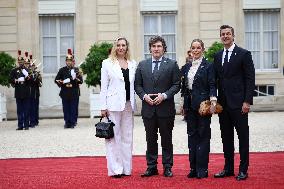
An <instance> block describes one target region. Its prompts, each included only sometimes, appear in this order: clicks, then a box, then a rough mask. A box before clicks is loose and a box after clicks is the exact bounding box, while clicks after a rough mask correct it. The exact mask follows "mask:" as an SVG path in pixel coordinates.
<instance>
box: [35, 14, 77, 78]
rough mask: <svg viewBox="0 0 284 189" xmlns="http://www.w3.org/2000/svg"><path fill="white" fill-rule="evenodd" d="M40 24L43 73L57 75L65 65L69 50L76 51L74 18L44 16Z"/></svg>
mask: <svg viewBox="0 0 284 189" xmlns="http://www.w3.org/2000/svg"><path fill="white" fill-rule="evenodd" d="M40 22H41V23H40V24H41V38H42V40H41V42H42V50H43V73H49V74H55V73H57V71H58V69H59V68H60V67H62V66H64V65H65V56H66V53H67V49H68V48H71V49H72V50H74V17H73V16H42V17H40ZM58 52H59V53H58ZM58 59H59V60H60V62H58Z"/></svg>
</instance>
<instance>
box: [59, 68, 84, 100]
mask: <svg viewBox="0 0 284 189" xmlns="http://www.w3.org/2000/svg"><path fill="white" fill-rule="evenodd" d="M77 77H78V76H77ZM68 78H69V79H70V81H71V82H70V83H71V84H72V87H67V86H66V84H62V85H59V84H58V83H57V82H56V80H64V79H68ZM54 82H55V83H56V84H57V85H58V86H59V87H60V88H61V90H60V93H59V96H60V97H61V98H64V99H75V98H78V97H79V95H80V90H79V87H78V85H79V84H81V83H83V78H82V77H78V79H74V80H73V79H72V76H71V73H70V69H69V68H68V67H67V66H64V67H62V68H60V70H59V71H58V73H57V75H56V77H55V80H54Z"/></svg>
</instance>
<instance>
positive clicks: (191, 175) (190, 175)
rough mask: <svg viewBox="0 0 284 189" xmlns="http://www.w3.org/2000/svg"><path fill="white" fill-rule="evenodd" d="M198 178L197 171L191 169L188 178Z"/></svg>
mask: <svg viewBox="0 0 284 189" xmlns="http://www.w3.org/2000/svg"><path fill="white" fill-rule="evenodd" d="M196 176H197V174H196V171H195V169H190V172H189V173H188V175H187V178H194V177H196Z"/></svg>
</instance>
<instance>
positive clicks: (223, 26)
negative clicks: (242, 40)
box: [220, 25, 235, 36]
mask: <svg viewBox="0 0 284 189" xmlns="http://www.w3.org/2000/svg"><path fill="white" fill-rule="evenodd" d="M226 28H230V29H231V31H232V35H233V36H235V31H234V28H233V27H232V26H229V25H222V26H220V36H221V30H223V29H226Z"/></svg>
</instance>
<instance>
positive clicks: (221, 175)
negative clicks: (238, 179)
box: [214, 170, 235, 178]
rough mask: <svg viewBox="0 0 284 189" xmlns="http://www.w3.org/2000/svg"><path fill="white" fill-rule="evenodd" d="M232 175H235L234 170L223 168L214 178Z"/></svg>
mask: <svg viewBox="0 0 284 189" xmlns="http://www.w3.org/2000/svg"><path fill="white" fill-rule="evenodd" d="M230 176H235V174H234V172H230V171H227V170H223V171H221V172H220V173H217V174H215V175H214V178H224V177H230Z"/></svg>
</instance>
